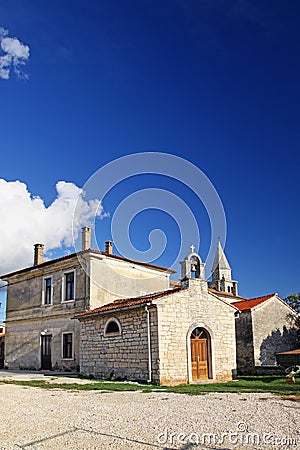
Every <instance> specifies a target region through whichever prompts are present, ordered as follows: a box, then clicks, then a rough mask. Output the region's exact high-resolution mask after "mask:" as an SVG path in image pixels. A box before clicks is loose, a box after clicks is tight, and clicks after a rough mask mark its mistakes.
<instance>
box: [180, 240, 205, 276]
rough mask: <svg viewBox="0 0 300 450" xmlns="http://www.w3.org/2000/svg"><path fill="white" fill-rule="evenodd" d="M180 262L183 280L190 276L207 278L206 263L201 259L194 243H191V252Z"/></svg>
mask: <svg viewBox="0 0 300 450" xmlns="http://www.w3.org/2000/svg"><path fill="white" fill-rule="evenodd" d="M180 264H181V280H182V281H185V280H188V279H190V278H198V279H200V280H205V264H204V263H203V262H202V261H201V258H200V256H199V255H198V254H197V253H195V247H194V246H193V245H191V253H189V254H188V255H187V256H186V257H185V258H184V260H183V261H181V262H180Z"/></svg>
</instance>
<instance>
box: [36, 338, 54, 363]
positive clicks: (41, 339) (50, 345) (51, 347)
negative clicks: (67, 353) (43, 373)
mask: <svg viewBox="0 0 300 450" xmlns="http://www.w3.org/2000/svg"><path fill="white" fill-rule="evenodd" d="M44 336H49V337H50V338H51V341H50V352H51V367H52V338H53V334H52V333H51V332H44V331H42V332H41V334H40V352H39V353H40V370H47V369H42V340H43V337H44ZM49 370H50V369H49Z"/></svg>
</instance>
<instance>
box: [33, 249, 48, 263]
mask: <svg viewBox="0 0 300 450" xmlns="http://www.w3.org/2000/svg"><path fill="white" fill-rule="evenodd" d="M44 247H45V246H44V245H43V244H35V245H34V260H33V264H34V266H38V265H39V264H42V262H43V256H44Z"/></svg>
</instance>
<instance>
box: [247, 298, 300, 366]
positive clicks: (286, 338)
mask: <svg viewBox="0 0 300 450" xmlns="http://www.w3.org/2000/svg"><path fill="white" fill-rule="evenodd" d="M252 327H253V347H254V364H255V366H262V365H275V364H276V357H275V353H279V352H284V351H289V350H294V349H295V348H297V331H296V328H295V322H294V319H293V313H292V311H291V309H290V308H289V307H288V306H286V305H285V304H284V303H282V302H281V301H280V300H278V299H277V298H276V297H274V298H272V299H270V300H267V301H266V302H265V303H263V304H262V305H259V306H258V307H257V308H256V309H253V310H252Z"/></svg>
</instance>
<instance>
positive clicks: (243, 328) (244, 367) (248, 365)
mask: <svg viewBox="0 0 300 450" xmlns="http://www.w3.org/2000/svg"><path fill="white" fill-rule="evenodd" d="M235 327H236V361H237V370H238V373H239V374H241V375H243V374H250V373H254V366H255V364H254V348H253V330H252V314H251V311H241V312H240V313H239V315H238V317H236V320H235Z"/></svg>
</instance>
